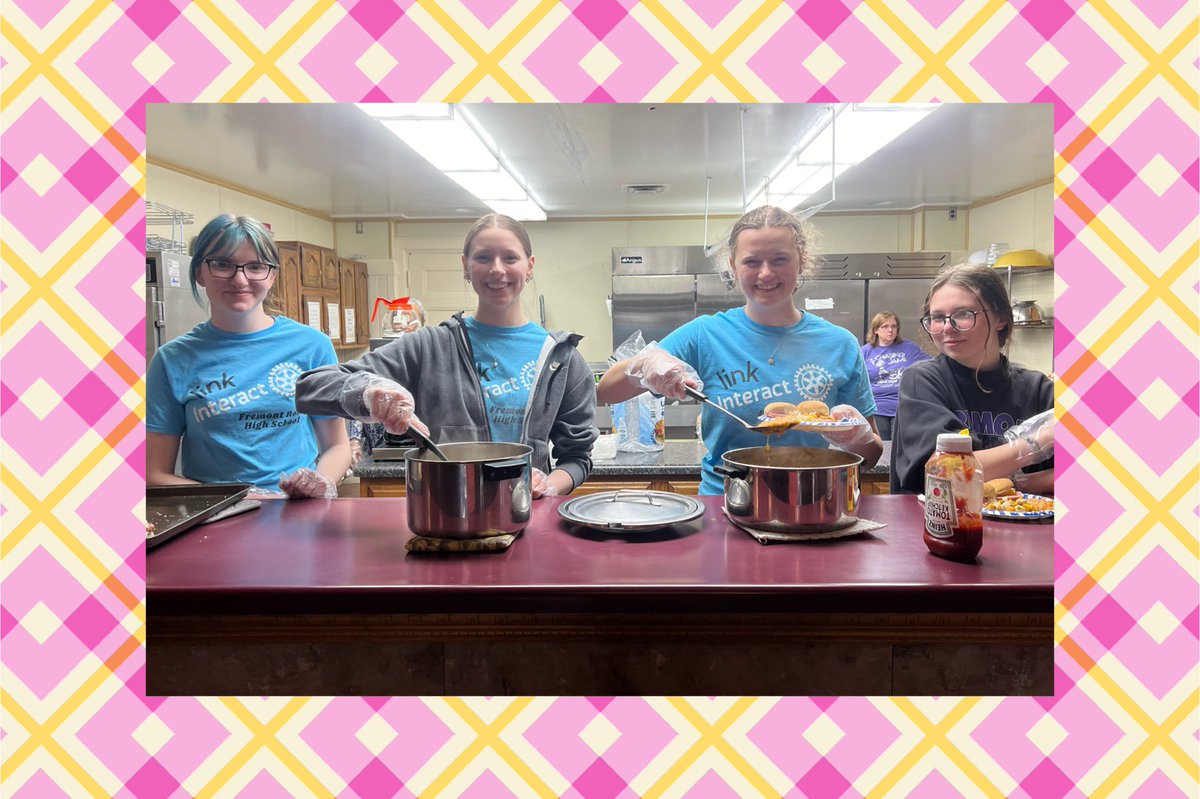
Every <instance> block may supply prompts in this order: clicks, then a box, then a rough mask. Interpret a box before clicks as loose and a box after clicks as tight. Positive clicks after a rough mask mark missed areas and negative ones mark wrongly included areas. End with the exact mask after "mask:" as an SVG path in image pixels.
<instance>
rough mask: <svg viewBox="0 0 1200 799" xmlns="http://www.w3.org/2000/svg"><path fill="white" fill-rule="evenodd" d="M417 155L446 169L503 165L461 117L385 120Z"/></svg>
mask: <svg viewBox="0 0 1200 799" xmlns="http://www.w3.org/2000/svg"><path fill="white" fill-rule="evenodd" d="M380 121H381V122H382V123H383V126H384V127H385V128H387V129H388V130H390V131H391V132H392V133H395V134H396V135H397V136H399V137H400V139H401V140H402V141H403V142H404V143H405V144H407V145H408V146H409V147H411V148H413V149H414V150H416V151H417V154H418V155H420V156H421V157H422V158H424V159H425V160H426V161H428V162H429V163H431V164H433V165H434V166H435V167H437V168H438V169H440V170H442V171H443V172H446V171H449V170H460V169H496V168H497V167H499V166H500V164H499V162H498V161H497V160H496V156H494V155H492V153H491V151H490V150H488V148H486V147H484V146H483V142H481V141H480V140H479V137H478V136H476V135H475V131H473V130H471V129H470V128H469V127H467V123H466V122H463V121H462V119H461V118H460V117H454V118H451V119H431V120H424V119H382V120H380Z"/></svg>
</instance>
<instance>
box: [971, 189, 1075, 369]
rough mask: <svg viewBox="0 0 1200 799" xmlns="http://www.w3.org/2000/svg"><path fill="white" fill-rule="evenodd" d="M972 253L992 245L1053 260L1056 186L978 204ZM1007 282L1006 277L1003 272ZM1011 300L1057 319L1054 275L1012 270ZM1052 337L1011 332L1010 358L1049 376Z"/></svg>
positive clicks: (1042, 330)
mask: <svg viewBox="0 0 1200 799" xmlns="http://www.w3.org/2000/svg"><path fill="white" fill-rule="evenodd" d="M969 229H970V233H969V237H968V238H969V245H968V247H969V249H970V251H971V252H975V251H977V250H983V249H987V246H988V245H989V244H991V243H993V242H1003V243H1005V244H1008V246H1009V249H1013V250H1026V249H1030V250H1038V251H1039V252H1043V253H1045V254H1047V255H1049V256H1051V257H1053V255H1054V186H1053V185H1052V184H1049V183H1047V184H1045V185H1043V186H1037V187H1035V188H1032V189H1029V190H1027V191H1023V192H1020V193H1019V194H1014V195H1012V196H1011V197H1005V198H1004V199H1001V200H996V201H994V202H990V203H985V204H982V205H978V206H976V207H974V208H972V209H971V212H970V227H969ZM1002 274H1005V276H1006V277H1007V272H1003V273H1002ZM1011 280H1012V286H1011V289H1010V294H1011V299H1012V300H1014V301H1015V300H1035V301H1036V302H1037V304H1038V307H1040V308H1041V309H1042V312H1043V314H1045V315H1046V316H1047V317H1053V316H1054V294H1055V291H1054V273H1053V272H1039V273H1036V274H1027V273H1023V272H1021V271H1020V270H1013V273H1012V278H1011ZM1053 336H1054V332H1053V330H1052V329H1045V328H1017V329H1015V330H1014V331H1013V336H1012V345H1011V346H1010V348H1009V357H1011V358H1012V360H1013V362H1014V363H1019V364H1021V365H1022V366H1027V367H1029V368H1030V369H1037V370H1038V371H1041V372H1047V373H1049V372H1050V371H1051V370H1052V369H1053V362H1054V338H1053Z"/></svg>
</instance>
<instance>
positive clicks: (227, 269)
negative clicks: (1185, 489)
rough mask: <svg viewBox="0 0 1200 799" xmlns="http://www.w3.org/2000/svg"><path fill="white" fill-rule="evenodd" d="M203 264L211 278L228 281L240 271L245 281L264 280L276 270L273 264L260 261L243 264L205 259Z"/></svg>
mask: <svg viewBox="0 0 1200 799" xmlns="http://www.w3.org/2000/svg"><path fill="white" fill-rule="evenodd" d="M204 263H206V264H208V271H209V272H210V273H212V276H213V277H219V278H221V279H222V280H228V279H229V278H231V277H233V276H234V275H236V274H237V271H238V270H239V269H240V270H242V274H243V275H245V276H246V279H247V280H266V279H267V276H268V275H270V274H271V270H272V269H275V268H277V267H276V266H275V264H267V263H263V262H262V261H250V262H249V263H245V264H238V263H234V262H233V261H226V260H225V259H224V258H206V259H205V260H204Z"/></svg>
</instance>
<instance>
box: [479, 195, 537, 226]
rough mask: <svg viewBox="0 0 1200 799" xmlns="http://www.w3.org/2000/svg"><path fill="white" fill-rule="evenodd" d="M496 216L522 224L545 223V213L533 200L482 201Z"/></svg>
mask: <svg viewBox="0 0 1200 799" xmlns="http://www.w3.org/2000/svg"><path fill="white" fill-rule="evenodd" d="M484 202H485V203H487V204H488V207H489V208H491V209H492V210H493V211H495V212H496V213H498V214H504V215H506V216H511V217H512V218H513V219H520V220H522V221H524V222H545V221H546V212H545V211H543V210H542V208H541V206H539V205H538V204H537V203H535V202H534V201H533V200H512V201H510V200H484Z"/></svg>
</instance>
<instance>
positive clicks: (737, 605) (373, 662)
mask: <svg viewBox="0 0 1200 799" xmlns="http://www.w3.org/2000/svg"><path fill="white" fill-rule="evenodd" d="M561 501H563V500H561V499H558V498H551V499H546V500H542V501H539V502H537V503H535V513H534V517H533V519H532V520H531V523H530V525H529V527H528V528H527V530H526V531H525V533H524V534H523V536H522V537H521V538H520V539H518V540H517V542H516V543H515V544H514V545H513V547H512V548H511V549H510V550H508V551H507V552H504V553H499V554H480V555H469V556H468V555H408V554H406V552H405V549H404V542H405V540H406V539H407V538H408V537H409V535H410V533H409V532H408V529H407V525H406V522H405V518H406V507H405V501H404V500H402V499H371V500H366V499H341V500H332V501H325V500H307V501H294V502H284V501H268V502H264V503H263V507H262V508H261V509H260V510H258V511H255V512H253V513H250V514H245V515H242V516H238V517H233V518H231V519H227V520H225V521H222V522H218V523H215V524H212V525H208V526H206V527H202V528H199V529H197V530H194V531H191V532H190V533H187V534H185V535H184V536H181V537H180V538H179V539H176V540H175V541H172V542H169V543H168V544H166V545H164V546H162V547H160V548H159V549H156V550H154V551H152V552H151V553H149V556H148V558H147V612H148V621H147V627H148V640H147V654H148V676H147V690H148V693H150V694H151V695H162V694H354V695H371V694H385V695H386V694H509V693H526V694H543V695H568V694H594V695H614V694H634V695H644V694H661V693H689V694H690V693H696V694H709V695H717V694H750V695H756V694H780V693H782V694H800V695H805V694H807V695H830V694H843V695H845V694H938V695H946V694H978V693H987V694H1049V693H1051V692H1052V690H1053V676H1052V672H1053V667H1052V626H1051V625H1052V606H1053V571H1052V564H1053V544H1052V533H1053V528H1052V526H1050V525H1037V524H1034V525H1029V524H1024V525H1022V524H1016V523H991V522H989V524H988V526H987V530H986V533H985V535H986V538H985V543H984V549H983V553H982V555H981V558H980V560H979V562H978V563H975V564H958V563H952V562H950V561H945V560H941V559H939V558H935V557H933V556H931V555H929V554H928V553H927V551H926V550H925V547H924V544H922V543H921V528H920V512H921V509H920V506H919V505H918V504H917V502H916V500H915V498H913V497H910V496H865V497H863V500H862V506H861V515H862V516H863V517H864V518H868V519H872V520H875V521H880V522H884V523H886V524H887V525H888V526H887V527H885V528H884V529H882V530H880V531H878V532H876V533H872V534H869V535H863V536H855V537H851V538H845V539H838V540H832V541H825V542H816V543H807V544H789V545H775V546H763V545H760V544H758V543H757V542H755V541H754V540H753V539H752V538H750V536H748V535H747V534H746V533H745V532H743V531H741V530H738V529H737V528H735V527H733V526H731V525H730V524H729V523H728V521H727V520H726V519H725V517H724V515H723V513H722V512H721V510H720V504H721V503H720V498H715V497H705V498H702V501H703V502H704V504H705V508H706V513H705V515H704V517H703V518H702V519H700V520H697V521H696V522H693V523H691V524H688V525H683V526H681V527H680V528H678V529H674V530H668V531H656V532H651V533H641V534H636V535H635V534H629V535H624V536H612V535H609V534H606V533H600V532H596V531H591V530H586V529H582V528H577V527H574V526H571V525H567V524H566V523H564V522H562V521H561V520H560V519H559V517H558V515H557V506H558V504H559V503H560V502H561Z"/></svg>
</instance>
